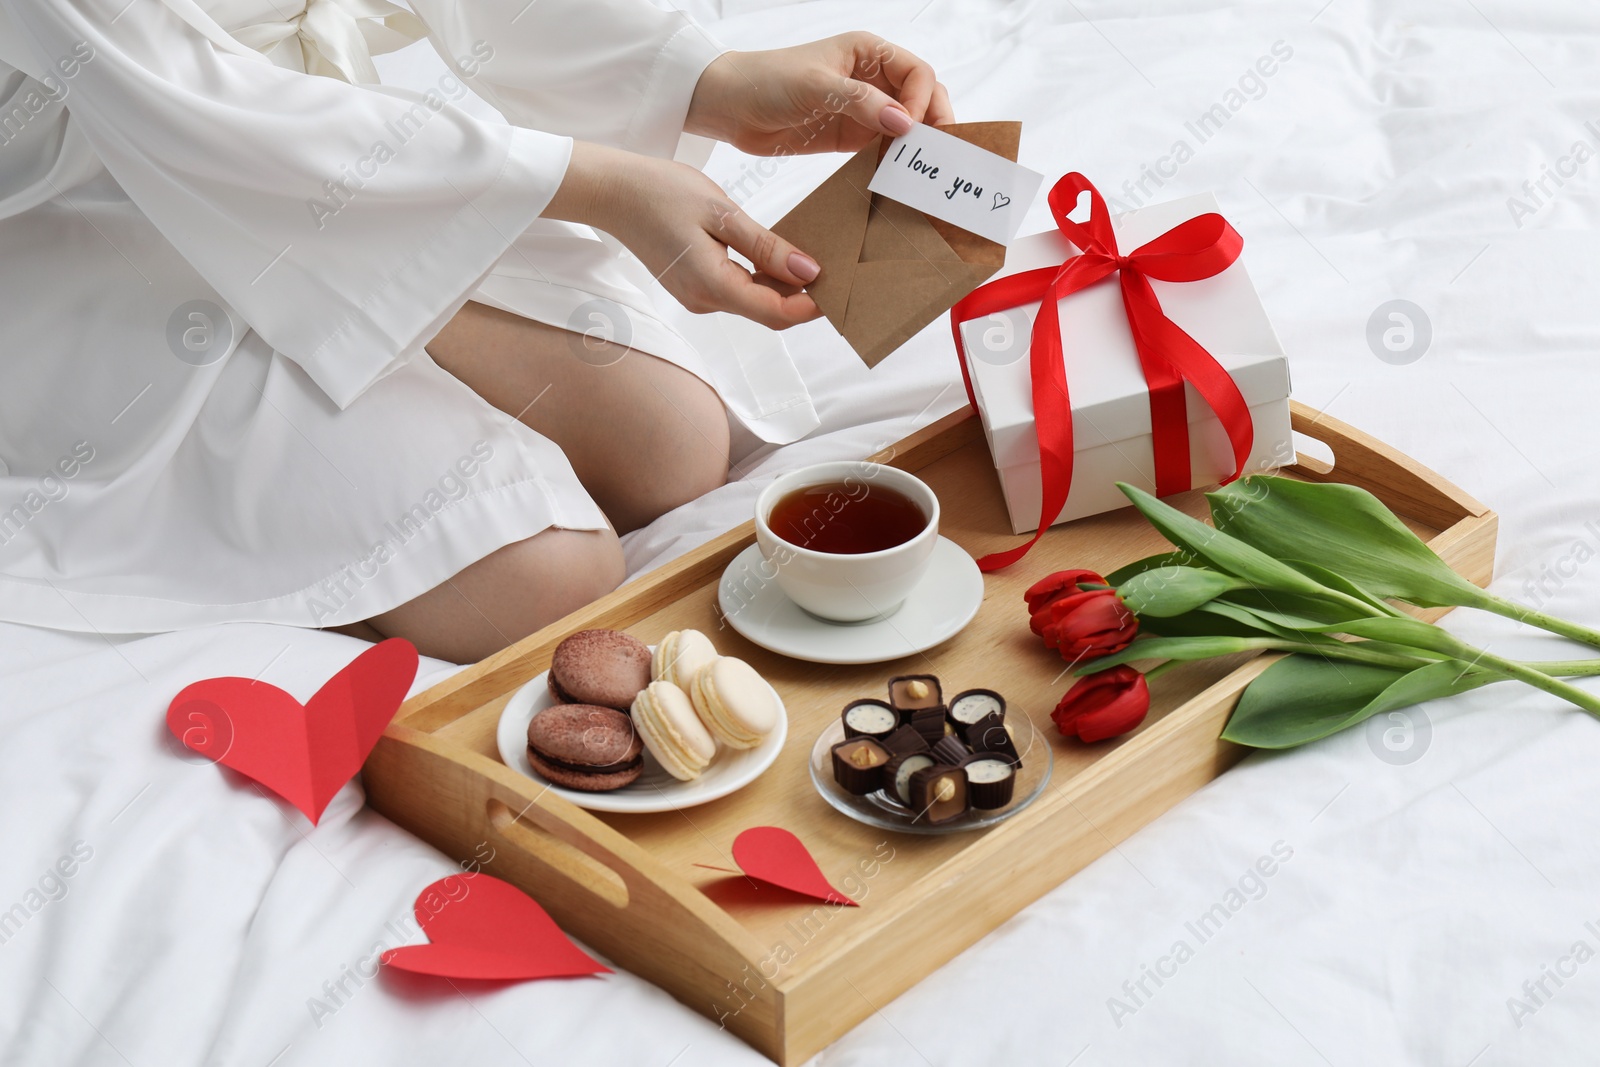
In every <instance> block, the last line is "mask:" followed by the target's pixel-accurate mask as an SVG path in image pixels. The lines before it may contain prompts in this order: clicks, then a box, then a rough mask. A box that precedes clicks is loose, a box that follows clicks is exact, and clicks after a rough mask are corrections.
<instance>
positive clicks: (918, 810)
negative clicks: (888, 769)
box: [910, 766, 968, 826]
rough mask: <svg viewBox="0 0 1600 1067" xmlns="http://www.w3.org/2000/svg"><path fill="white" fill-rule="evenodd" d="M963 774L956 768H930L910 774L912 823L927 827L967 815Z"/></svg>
mask: <svg viewBox="0 0 1600 1067" xmlns="http://www.w3.org/2000/svg"><path fill="white" fill-rule="evenodd" d="M967 794H968V786H967V772H966V771H965V770H963V769H962V768H960V767H948V766H934V767H926V768H923V769H922V770H919V771H914V772H913V773H912V775H911V797H910V800H911V810H912V812H914V815H913V816H912V818H913V820H914V821H917V822H925V823H928V824H929V825H931V826H937V825H939V824H940V823H946V822H949V821H951V820H952V819H959V818H960V817H961V816H963V815H965V814H966V813H967V807H968V803H967V800H968V796H967Z"/></svg>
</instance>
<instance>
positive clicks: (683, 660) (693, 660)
mask: <svg viewBox="0 0 1600 1067" xmlns="http://www.w3.org/2000/svg"><path fill="white" fill-rule="evenodd" d="M716 658H717V649H716V646H714V645H713V644H712V643H711V639H710V638H709V637H707V636H706V635H705V634H703V633H701V632H700V631H699V630H673V631H672V632H671V633H669V634H667V636H665V637H663V638H662V639H661V640H660V641H657V642H656V651H655V654H654V655H653V656H651V657H650V675H651V677H652V678H654V679H655V680H656V681H658V682H673V683H676V685H677V686H678V688H679V689H682V690H683V691H684V692H688V691H689V688H690V687H691V686H693V685H694V676H695V675H696V674H698V673H700V668H701V667H704V666H705V665H706V664H707V663H710V662H711V661H712V660H714V659H716Z"/></svg>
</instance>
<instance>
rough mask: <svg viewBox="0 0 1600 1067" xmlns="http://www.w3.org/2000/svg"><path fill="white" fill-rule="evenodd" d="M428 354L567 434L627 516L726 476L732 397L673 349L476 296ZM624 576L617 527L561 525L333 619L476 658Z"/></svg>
mask: <svg viewBox="0 0 1600 1067" xmlns="http://www.w3.org/2000/svg"><path fill="white" fill-rule="evenodd" d="M428 353H429V355H430V356H432V357H433V359H434V360H435V362H437V363H438V364H439V365H440V366H441V367H443V368H444V369H446V370H448V371H450V373H452V374H454V375H455V376H456V377H458V378H460V379H461V380H462V381H463V382H465V383H466V384H467V385H468V386H470V387H471V388H472V389H473V390H474V391H475V392H477V393H478V394H479V395H480V396H482V397H483V398H484V399H485V400H488V401H489V402H490V403H491V404H494V405H495V406H496V407H498V408H500V409H501V410H502V411H505V412H507V413H508V414H511V415H513V416H516V417H518V418H520V419H521V420H522V421H523V422H524V423H526V424H527V425H528V426H530V427H532V428H533V429H535V430H538V431H539V432H540V433H542V434H544V435H545V436H546V437H548V438H550V439H551V440H553V441H554V442H556V444H558V445H560V446H561V449H562V451H564V452H565V453H566V455H567V458H568V459H569V460H570V461H571V462H572V466H573V469H574V471H575V472H576V473H577V475H578V478H579V480H580V481H582V482H583V484H584V487H585V488H586V489H588V491H589V494H590V495H591V496H593V497H594V499H595V502H596V503H598V504H599V505H600V507H601V510H603V511H604V512H605V513H606V515H607V516H608V517H609V518H610V519H611V521H612V522H613V524H614V525H616V526H617V527H618V528H619V529H622V530H631V529H636V528H638V527H639V526H643V525H645V524H646V523H648V522H650V521H651V520H653V519H654V518H656V517H657V516H658V515H661V514H663V513H665V512H666V511H669V510H671V509H672V508H675V507H677V506H678V505H680V504H683V503H686V502H687V501H690V500H693V499H695V498H696V497H698V496H700V495H701V494H703V493H706V492H709V491H710V490H711V489H714V488H716V487H717V486H719V485H721V484H722V483H723V481H724V480H725V479H726V477H727V469H728V423H727V417H726V415H725V414H724V412H723V409H722V402H721V401H720V400H719V399H718V398H717V396H716V393H714V392H713V391H712V390H711V388H710V387H709V386H707V385H706V384H705V383H704V382H702V381H700V380H699V379H698V378H696V377H695V376H694V375H692V374H690V373H689V372H687V371H685V370H683V369H681V368H679V367H677V366H674V365H673V364H670V363H667V362H666V361H665V360H660V359H656V358H655V357H653V356H648V355H645V354H643V353H639V352H629V351H627V350H626V349H622V348H618V347H616V346H612V345H609V344H607V343H606V342H603V341H593V340H591V339H587V338H582V337H579V336H578V335H576V334H572V333H569V332H568V331H565V330H558V329H555V328H553V327H549V326H545V325H543V324H540V323H535V322H531V321H529V320H527V319H522V318H518V317H517V316H515V315H508V314H506V313H504V312H501V311H499V310H498V309H495V308H490V307H487V306H485V305H482V304H475V303H468V304H467V305H466V306H465V307H463V308H462V309H461V311H460V312H458V313H457V314H456V316H455V318H454V319H452V320H451V322H450V323H449V324H448V325H447V326H446V327H445V328H444V330H443V331H441V332H440V334H439V335H438V337H436V338H435V339H434V340H433V342H431V343H430V344H429V345H428ZM625 575H626V572H625V568H624V565H623V560H622V549H621V546H620V545H619V544H618V542H617V536H616V534H615V533H613V532H612V531H610V530H601V531H579V530H561V529H549V530H545V531H544V532H542V533H540V534H537V535H535V536H533V537H530V538H528V539H526V540H524V541H518V542H516V543H514V544H509V545H506V546H504V547H503V548H500V549H498V550H497V551H495V552H493V553H491V554H490V555H488V556H486V557H484V558H483V559H481V560H479V561H478V562H476V563H473V564H471V565H470V566H468V567H465V568H464V569H462V571H461V572H460V573H459V574H457V575H456V576H455V577H454V578H452V579H450V580H449V581H447V582H445V583H444V584H442V585H439V586H436V587H435V588H433V589H431V590H429V591H428V592H426V593H424V594H422V595H421V596H419V597H416V598H414V599H412V600H410V601H407V602H406V603H404V604H402V605H400V606H399V607H397V608H394V609H392V610H390V611H387V612H384V613H383V614H381V615H376V616H373V617H372V618H371V619H368V620H366V621H365V622H361V623H352V624H350V625H348V626H341V627H333V629H336V630H338V631H339V632H341V633H346V634H350V635H351V636H355V637H363V638H366V639H368V640H374V639H378V638H382V637H405V638H407V639H408V640H410V641H411V642H412V643H413V644H415V645H416V646H417V649H418V650H419V651H420V652H422V653H423V654H424V655H428V656H435V657H438V658H440V659H446V660H450V661H452V662H456V663H470V662H473V661H475V660H479V659H482V658H484V657H485V656H488V655H491V654H493V653H494V652H497V651H499V650H500V649H502V648H505V647H506V646H507V645H510V644H513V643H515V642H517V641H519V640H521V639H522V638H524V637H526V636H527V635H528V634H531V633H533V632H534V631H535V630H538V629H540V628H541V627H543V626H545V625H548V624H549V623H551V622H554V621H555V620H556V619H559V618H561V617H562V616H563V615H566V614H567V613H568V612H571V611H576V610H577V609H578V608H580V607H583V606H584V605H585V604H588V603H589V602H590V601H593V600H595V599H597V598H598V597H601V596H604V595H605V594H606V593H608V592H610V591H611V590H612V589H615V588H616V587H617V586H618V585H619V584H621V582H622V580H623V578H624V577H625Z"/></svg>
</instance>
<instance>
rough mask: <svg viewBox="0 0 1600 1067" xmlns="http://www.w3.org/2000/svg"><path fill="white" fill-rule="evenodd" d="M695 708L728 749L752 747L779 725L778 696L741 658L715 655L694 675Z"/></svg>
mask: <svg viewBox="0 0 1600 1067" xmlns="http://www.w3.org/2000/svg"><path fill="white" fill-rule="evenodd" d="M689 695H690V697H691V698H692V699H693V700H694V710H695V711H698V712H699V713H700V718H701V719H702V720H703V721H704V722H705V724H706V726H707V728H709V729H710V730H711V733H712V735H713V736H714V737H716V739H717V740H718V741H721V742H722V743H723V744H725V745H727V746H728V747H729V748H755V747H756V746H757V745H759V744H760V743H761V739H762V738H764V737H766V736H767V735H768V734H770V733H771V732H772V731H773V730H775V729H777V727H778V714H779V711H778V698H777V697H776V696H774V695H773V692H772V687H771V686H769V685H768V684H767V683H766V680H765V679H763V678H762V677H761V675H759V674H757V673H756V669H755V668H754V667H752V666H750V664H748V663H746V662H745V661H744V660H742V659H736V658H734V657H733V656H718V657H717V658H716V659H714V660H712V661H711V662H710V663H708V664H706V665H705V666H704V667H701V668H700V673H699V674H696V675H695V677H694V687H693V688H692V689H690V690H689Z"/></svg>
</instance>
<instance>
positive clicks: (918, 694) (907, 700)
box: [889, 674, 944, 719]
mask: <svg viewBox="0 0 1600 1067" xmlns="http://www.w3.org/2000/svg"><path fill="white" fill-rule="evenodd" d="M889 703H891V704H893V705H894V708H895V710H896V711H898V712H899V713H900V718H901V719H904V718H905V717H906V713H907V712H911V711H915V710H917V709H918V708H942V707H943V706H944V691H943V690H942V689H941V688H940V686H939V679H938V677H937V676H935V675H932V674H902V675H899V676H898V677H895V678H890V679H889Z"/></svg>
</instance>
